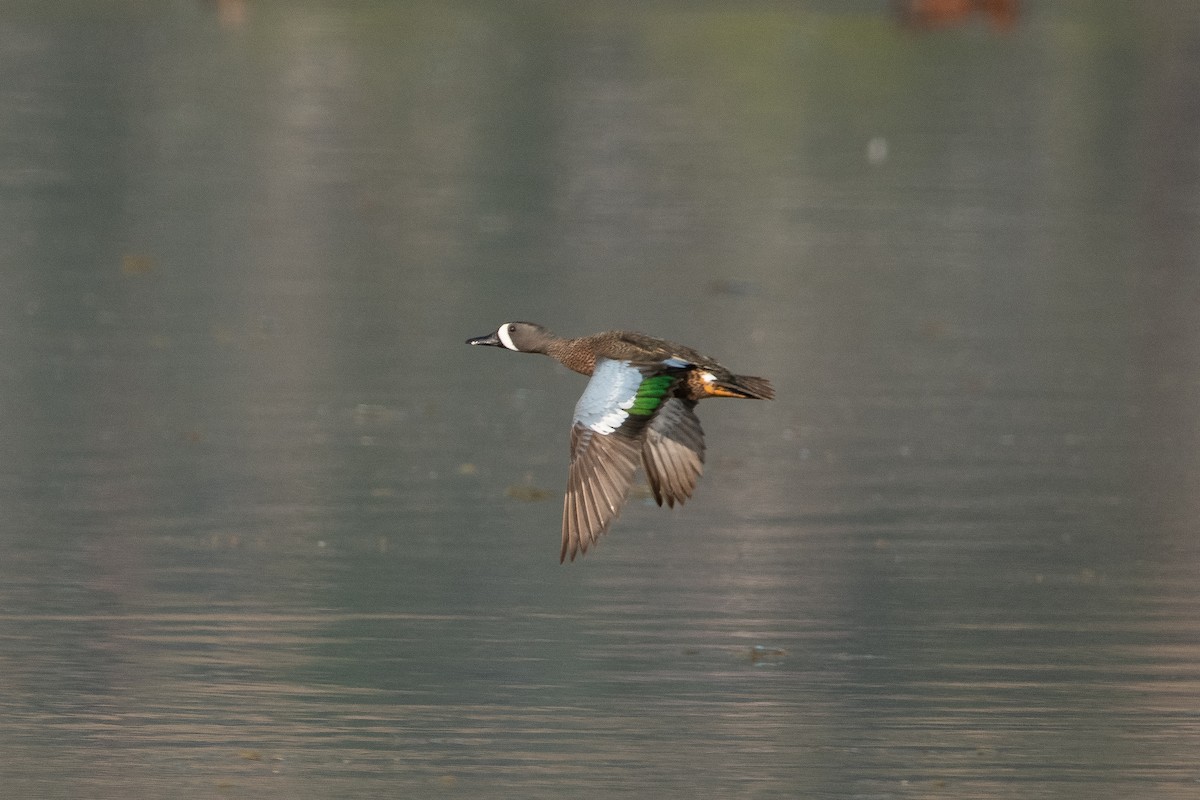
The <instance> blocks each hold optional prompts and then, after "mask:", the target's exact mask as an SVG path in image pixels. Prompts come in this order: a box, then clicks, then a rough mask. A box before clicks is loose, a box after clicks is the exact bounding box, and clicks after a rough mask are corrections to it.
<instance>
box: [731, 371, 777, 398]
mask: <svg viewBox="0 0 1200 800" xmlns="http://www.w3.org/2000/svg"><path fill="white" fill-rule="evenodd" d="M717 385H718V386H719V387H720V388H722V389H724V390H725V391H727V392H729V394H730V395H732V396H734V397H742V398H745V399H746V400H773V399H774V398H775V389H774V387H772V386H771V382H770V381H769V380H767V379H766V378H757V377H755V376H753V375H734V376H733V377H732V380H727V381H719V382H718V383H717Z"/></svg>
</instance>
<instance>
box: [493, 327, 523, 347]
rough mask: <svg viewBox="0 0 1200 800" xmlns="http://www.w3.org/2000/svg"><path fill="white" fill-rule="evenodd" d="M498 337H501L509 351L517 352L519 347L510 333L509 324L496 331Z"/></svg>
mask: <svg viewBox="0 0 1200 800" xmlns="http://www.w3.org/2000/svg"><path fill="white" fill-rule="evenodd" d="M496 335H497V336H499V337H500V341H501V343H503V344H504V346H505V347H507V348H508V349H509V350H517V346H516V345H515V344H513V340H512V335H511V334H510V333H509V332H508V323H507V322H506V323H504V324H503V325H501V326H500V329H499V330H497V331H496ZM518 352H520V351H518Z"/></svg>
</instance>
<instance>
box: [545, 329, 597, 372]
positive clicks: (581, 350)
mask: <svg viewBox="0 0 1200 800" xmlns="http://www.w3.org/2000/svg"><path fill="white" fill-rule="evenodd" d="M542 352H543V353H545V354H546V355H548V356H550V357H551V358H553V359H555V360H557V361H558V362H559V363H560V364H562V365H563V366H564V367H566V368H567V369H571V370H574V371H575V372H578V373H579V374H581V375H591V374H592V371H593V370H594V369H595V368H596V356H595V354H594V353H593V352H592V350H591V348H590V347H588V345H587V343H586V342H585V341H583V340H582V339H560V338H558V337H555V338H553V339H551V340H550V341H549V342H547V343H546V347H545V349H544V350H542Z"/></svg>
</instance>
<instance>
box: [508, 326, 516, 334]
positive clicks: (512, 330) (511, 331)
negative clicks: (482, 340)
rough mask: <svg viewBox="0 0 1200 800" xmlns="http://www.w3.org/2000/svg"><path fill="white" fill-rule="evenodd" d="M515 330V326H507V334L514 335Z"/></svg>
mask: <svg viewBox="0 0 1200 800" xmlns="http://www.w3.org/2000/svg"><path fill="white" fill-rule="evenodd" d="M516 330H517V326H516V325H509V326H508V332H509V333H516Z"/></svg>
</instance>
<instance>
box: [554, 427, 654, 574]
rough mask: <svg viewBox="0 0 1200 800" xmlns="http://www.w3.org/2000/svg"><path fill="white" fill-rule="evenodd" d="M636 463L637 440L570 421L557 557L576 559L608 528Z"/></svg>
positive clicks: (614, 517) (629, 482) (627, 489)
mask: <svg viewBox="0 0 1200 800" xmlns="http://www.w3.org/2000/svg"><path fill="white" fill-rule="evenodd" d="M637 464H638V441H637V439H632V438H629V437H627V436H624V435H622V434H619V433H615V432H614V433H609V434H603V433H598V432H597V431H594V430H591V429H590V428H587V427H584V426H581V425H578V424H576V425H574V426H572V428H571V468H570V472H569V474H568V476H567V496H566V497H565V498H564V499H563V526H562V552H561V553H559V557H558V560H559V561H563V560H565V559H566V558H567V557H568V556H569V557H570V559H571V560H572V561H574V560H575V554H576V553H578V552H583V553H586V552H587V550H588V548H589V547H590V546H591V545H593V544H595V542H596V540H597V539H599V538H600V536H601V535H603V533H604V532H605V531H607V530H608V526H609V525H611V524H612V522H613V520H614V519H616V518H617V515H618V514H620V513H621V507H622V506H624V505H625V498H626V496H628V494H629V486H630V484H631V483H632V482H633V473H634V471H635V470H637Z"/></svg>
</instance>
